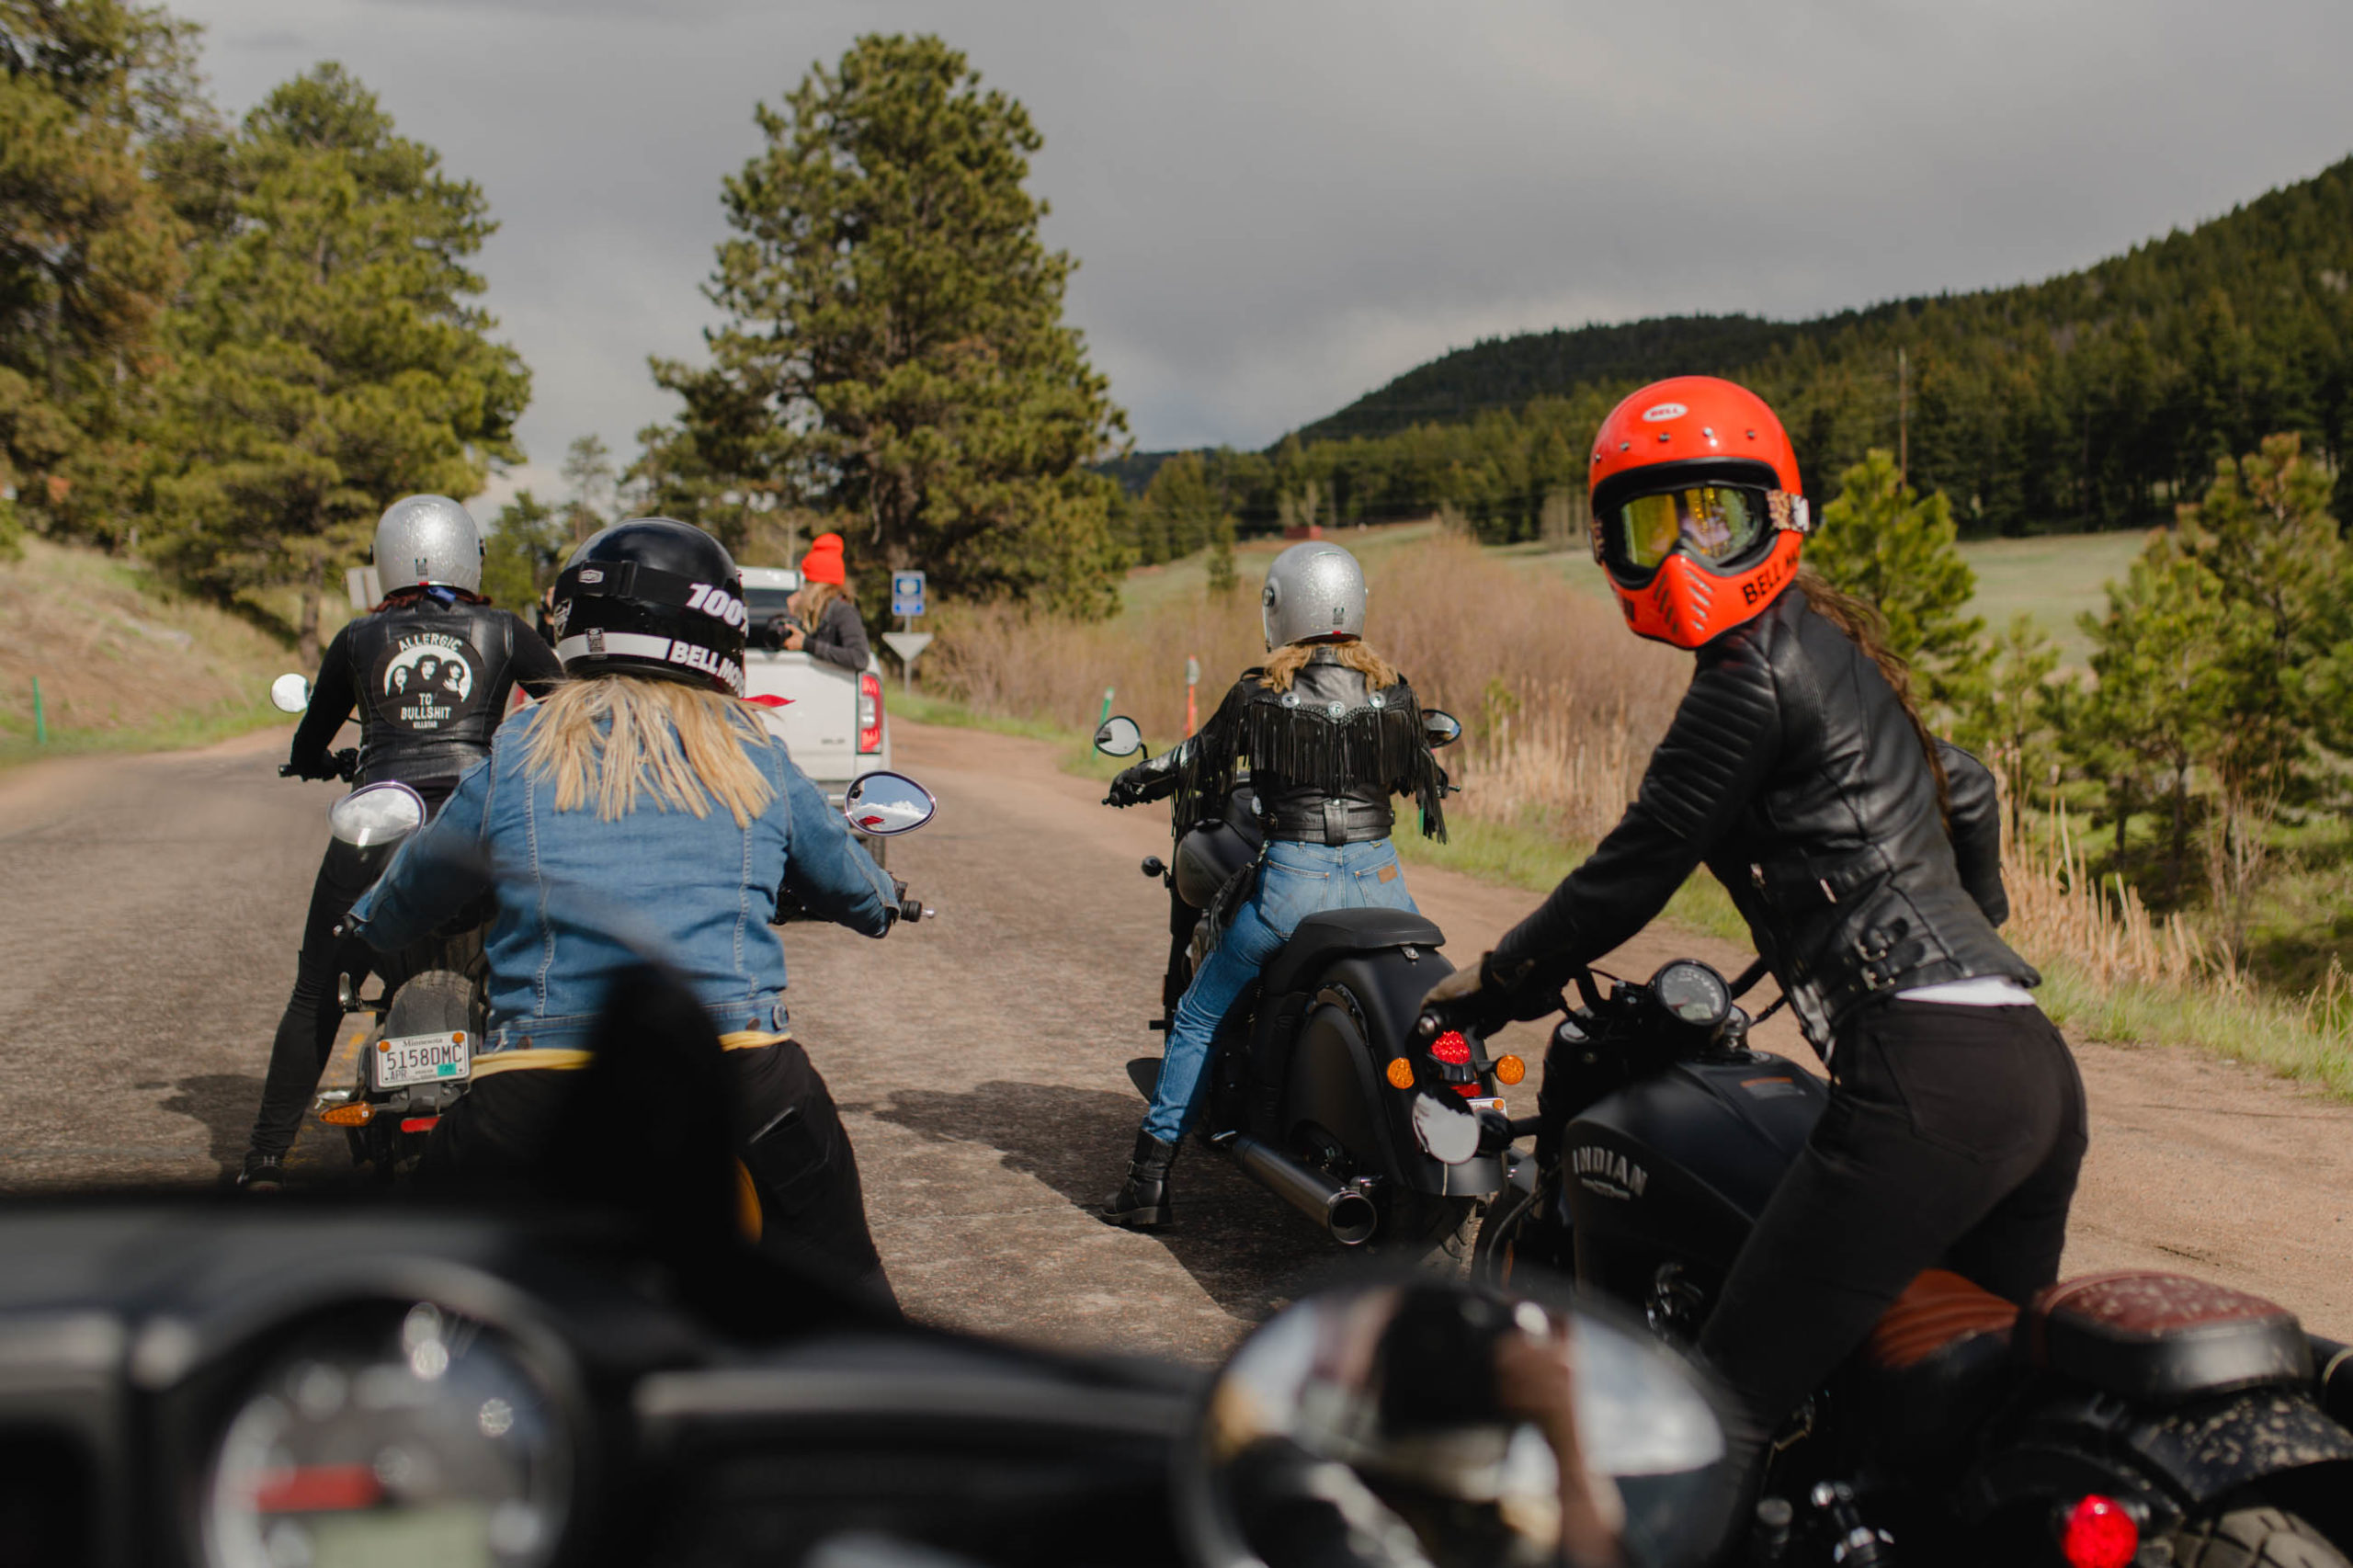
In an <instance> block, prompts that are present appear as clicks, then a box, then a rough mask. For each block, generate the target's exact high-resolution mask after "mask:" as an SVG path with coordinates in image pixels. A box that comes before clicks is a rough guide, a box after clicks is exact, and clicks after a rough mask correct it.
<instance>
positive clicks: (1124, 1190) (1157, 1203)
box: [1096, 1132, 1176, 1231]
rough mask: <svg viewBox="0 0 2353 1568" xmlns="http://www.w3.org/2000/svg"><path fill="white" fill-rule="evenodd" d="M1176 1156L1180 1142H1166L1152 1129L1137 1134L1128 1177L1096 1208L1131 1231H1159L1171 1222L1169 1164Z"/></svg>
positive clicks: (1108, 1222)
mask: <svg viewBox="0 0 2353 1568" xmlns="http://www.w3.org/2000/svg"><path fill="white" fill-rule="evenodd" d="M1175 1163H1176V1144H1174V1143H1163V1142H1161V1141H1160V1140H1159V1139H1157V1138H1154V1136H1153V1135H1152V1134H1151V1133H1149V1132H1139V1133H1137V1134H1136V1152H1135V1157H1134V1158H1132V1159H1131V1160H1130V1161H1129V1162H1128V1179H1127V1180H1126V1181H1125V1182H1124V1183H1122V1184H1121V1185H1120V1190H1119V1191H1117V1192H1115V1193H1113V1194H1112V1195H1111V1197H1110V1200H1109V1201H1108V1202H1107V1203H1105V1204H1104V1205H1103V1207H1102V1208H1100V1209H1098V1210H1096V1212H1097V1214H1099V1215H1100V1216H1102V1218H1103V1221H1104V1222H1105V1223H1107V1224H1112V1225H1124V1226H1126V1227H1127V1228H1128V1229H1129V1230H1131V1231H1156V1230H1158V1229H1159V1228H1160V1227H1161V1226H1163V1225H1165V1224H1166V1223H1168V1213H1169V1210H1168V1167H1169V1166H1170V1165H1174V1164H1175Z"/></svg>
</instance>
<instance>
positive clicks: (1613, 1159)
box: [1569, 1143, 1651, 1198]
mask: <svg viewBox="0 0 2353 1568" xmlns="http://www.w3.org/2000/svg"><path fill="white" fill-rule="evenodd" d="M1569 1169H1570V1170H1572V1171H1574V1172H1575V1173H1576V1178H1577V1180H1578V1181H1579V1182H1581V1183H1583V1184H1584V1185H1585V1187H1586V1189H1587V1190H1588V1191H1592V1192H1597V1193H1599V1194H1601V1196H1602V1197H1604V1198H1640V1197H1641V1196H1642V1195H1643V1188H1644V1187H1648V1186H1650V1184H1651V1173H1650V1172H1648V1171H1646V1170H1644V1169H1643V1167H1642V1166H1640V1165H1636V1164H1635V1163H1634V1162H1633V1161H1631V1160H1630V1159H1628V1158H1627V1157H1626V1156H1625V1155H1623V1154H1621V1153H1618V1152H1617V1151H1616V1150H1615V1149H1605V1148H1603V1147H1601V1146H1600V1145H1599V1144H1597V1143H1585V1144H1580V1145H1579V1146H1578V1147H1576V1148H1574V1149H1572V1150H1570V1151H1569Z"/></svg>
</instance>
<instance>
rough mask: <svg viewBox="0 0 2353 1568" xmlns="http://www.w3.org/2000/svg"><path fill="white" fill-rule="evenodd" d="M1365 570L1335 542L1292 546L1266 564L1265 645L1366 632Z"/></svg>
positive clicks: (1349, 637)
mask: <svg viewBox="0 0 2353 1568" xmlns="http://www.w3.org/2000/svg"><path fill="white" fill-rule="evenodd" d="M1364 597H1365V586H1364V568H1363V567H1361V566H1359V565H1358V564H1357V558H1356V557H1355V556H1353V555H1350V554H1349V553H1348V552H1347V551H1345V550H1342V549H1341V548H1340V547H1339V546H1338V545H1336V544H1324V543H1321V542H1319V541H1315V540H1310V541H1309V542H1308V543H1305V544H1294V545H1292V546H1291V547H1290V549H1289V550H1286V551H1283V552H1282V553H1281V554H1280V555H1278V556H1276V557H1275V560H1274V564H1272V565H1270V566H1268V567H1267V585H1266V587H1265V588H1264V589H1263V590H1261V591H1260V593H1259V596H1258V603H1259V607H1260V613H1261V616H1262V618H1263V619H1264V620H1265V623H1266V632H1267V647H1268V648H1270V649H1272V648H1280V647H1282V646H1284V645H1285V644H1287V643H1291V642H1347V641H1350V640H1352V639H1355V638H1358V637H1362V636H1363V635H1364Z"/></svg>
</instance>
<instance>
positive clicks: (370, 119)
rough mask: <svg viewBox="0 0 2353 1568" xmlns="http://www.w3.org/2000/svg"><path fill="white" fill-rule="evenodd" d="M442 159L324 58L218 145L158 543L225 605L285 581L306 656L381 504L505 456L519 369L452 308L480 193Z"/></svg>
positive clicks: (173, 379)
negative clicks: (228, 192) (326, 595)
mask: <svg viewBox="0 0 2353 1568" xmlns="http://www.w3.org/2000/svg"><path fill="white" fill-rule="evenodd" d="M440 164H441V160H440V155H439V154H438V153H435V152H434V151H433V150H432V149H431V148H429V147H426V146H425V145H423V144H422V143H420V142H413V141H410V140H408V139H406V138H404V137H401V136H398V135H396V134H394V132H393V129H392V119H391V118H390V117H389V116H388V115H386V114H385V113H384V112H383V111H382V110H381V108H379V107H378V105H377V102H376V99H375V97H374V95H372V94H370V93H369V92H368V91H367V89H366V88H364V87H362V86H361V85H359V83H358V81H356V80H354V79H353V78H352V77H351V76H350V75H348V74H346V73H345V72H344V71H343V70H342V68H341V67H339V66H335V65H332V64H329V65H322V66H320V67H318V68H317V69H315V70H313V72H311V73H310V74H307V75H304V76H301V77H298V78H296V79H295V80H293V81H291V82H289V83H287V84H285V85H282V86H280V87H278V89H276V90H275V91H274V92H272V93H271V94H270V95H269V97H267V98H266V99H265V100H263V102H262V103H261V105H260V106H259V107H258V108H256V109H255V110H254V111H253V112H252V114H250V115H248V116H247V117H246V119H245V122H244V127H243V129H242V131H240V133H239V135H238V138H237V141H236V143H235V145H234V146H233V148H232V149H231V151H230V153H229V159H228V178H229V180H230V184H231V187H232V189H233V191H234V205H235V213H236V217H235V220H234V222H233V224H232V226H231V227H230V229H229V231H228V232H227V233H226V234H224V235H223V236H222V238H221V240H220V241H219V242H218V243H216V244H211V245H209V246H207V247H205V248H204V250H203V251H202V253H201V254H200V255H199V258H198V262H197V268H196V274H195V277H194V278H193V280H192V282H191V284H190V288H189V291H188V302H187V304H186V305H185V306H184V307H183V308H181V309H179V310H177V311H176V312H173V315H172V318H171V320H170V323H169V328H170V330H169V342H170V346H171V348H172V351H173V354H174V358H175V363H174V365H173V368H172V369H171V371H170V373H169V374H168V375H167V377H166V378H165V381H164V382H163V384H162V385H161V386H160V387H159V388H158V390H157V400H158V404H159V408H158V412H157V415H156V417H155V419H154V422H153V427H152V429H151V431H150V432H149V434H150V437H151V439H152V441H153V447H154V449H155V451H156V453H157V460H158V462H159V465H160V468H161V472H159V473H158V474H157V476H156V478H155V480H154V496H155V505H156V512H157V521H158V523H159V525H160V531H161V532H162V534H163V536H164V537H163V538H162V540H160V541H159V546H158V550H157V552H156V553H157V554H158V556H159V558H161V559H162V560H164V561H165V562H166V563H167V564H169V565H170V566H171V567H173V568H174V569H175V570H176V572H177V573H178V574H180V575H181V576H182V577H183V578H184V579H185V580H187V581H188V582H190V583H192V584H194V585H199V586H200V587H203V588H205V589H207V590H209V591H210V592H211V593H213V594H215V595H217V596H219V597H223V598H235V597H239V596H241V595H244V594H246V593H249V592H251V591H253V590H256V589H262V588H269V587H278V586H292V587H295V588H297V589H298V590H299V591H300V597H301V614H300V619H299V621H298V623H297V625H296V628H295V630H296V632H297V635H298V637H299V638H300V641H301V656H302V658H303V660H304V662H305V663H306V664H309V663H314V662H315V661H316V659H317V656H318V612H319V597H320V590H321V585H322V580H323V578H324V575H325V574H326V571H327V570H328V568H329V567H330V566H331V565H333V564H334V563H335V562H339V561H343V560H347V559H350V558H353V557H355V556H356V555H357V554H358V552H359V551H362V550H363V549H364V548H365V543H366V540H367V539H368V537H369V528H370V526H371V525H372V523H373V521H374V519H375V517H376V516H377V514H378V513H379V512H380V511H381V509H382V508H383V507H384V506H386V505H387V504H389V503H390V502H391V501H392V500H393V499H395V498H396V497H398V496H400V495H402V494H408V493H411V492H415V491H438V492H440V493H442V494H451V495H457V496H466V495H471V494H473V493H474V492H475V491H477V490H479V489H480V488H481V487H482V483H483V478H484V476H485V474H486V472H487V471H488V467H489V464H490V463H491V462H492V461H494V460H514V459H516V458H518V457H519V456H520V455H521V454H520V453H519V452H518V451H517V449H516V446H515V443H514V439H513V428H514V422H515V419H516V417H517V415H519V414H520V413H521V411H522V408H523V405H524V403H525V402H526V400H527V399H528V397H529V385H530V382H529V372H528V371H526V370H525V369H524V368H523V366H522V363H521V361H520V360H519V359H517V357H516V355H515V353H514V351H513V350H512V349H509V348H506V347H502V346H500V345H497V344H494V343H493V342H492V341H491V340H490V337H489V335H488V334H489V332H490V329H491V328H492V327H493V326H494V322H493V321H492V320H491V318H490V317H489V316H488V315H486V314H485V313H483V312H482V311H481V310H479V309H478V308H476V307H474V306H473V305H472V304H471V303H469V301H470V300H471V299H472V297H473V296H476V295H478V294H480V293H481V291H482V289H483V281H482V279H481V278H479V277H477V276H476V275H475V274H474V273H472V272H471V271H469V270H468V269H467V267H466V265H465V258H466V257H468V256H472V254H473V253H474V252H475V251H477V250H479V249H480V248H481V246H482V244H483V240H484V239H485V238H487V237H488V236H489V234H490V233H491V231H492V229H493V227H494V225H493V224H492V222H491V221H490V218H489V213H488V204H487V203H486V202H485V201H484V200H483V195H482V192H481V190H480V189H479V188H477V187H475V186H473V185H472V184H471V183H469V182H465V181H460V180H453V179H451V178H449V177H448V176H446V175H444V174H443V173H442V172H441V166H440Z"/></svg>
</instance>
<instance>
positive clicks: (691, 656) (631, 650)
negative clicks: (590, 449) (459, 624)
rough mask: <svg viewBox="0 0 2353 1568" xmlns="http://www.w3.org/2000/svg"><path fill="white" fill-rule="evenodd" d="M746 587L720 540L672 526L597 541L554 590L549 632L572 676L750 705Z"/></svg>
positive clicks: (657, 524) (625, 529)
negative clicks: (653, 685) (674, 687)
mask: <svg viewBox="0 0 2353 1568" xmlns="http://www.w3.org/2000/svg"><path fill="white" fill-rule="evenodd" d="M548 624H549V627H550V628H551V630H552V631H554V632H555V634H556V637H557V639H558V641H557V642H556V645H555V651H556V656H557V657H558V658H560V659H562V660H563V667H564V670H565V671H566V672H567V673H568V674H570V675H573V676H607V675H613V676H640V677H642V678H646V679H652V680H675V681H680V682H683V683H684V684H686V685H688V686H701V687H710V689H711V690H713V691H721V692H724V693H726V694H727V695H728V696H730V697H741V696H743V695H744V626H745V613H744V577H743V574H742V573H740V572H738V571H737V570H736V569H735V560H734V557H733V556H731V555H729V554H728V553H727V547H726V546H725V545H722V544H721V543H720V542H719V541H718V540H715V539H713V538H711V537H710V535H709V534H707V533H705V532H703V531H702V530H701V529H700V528H694V527H691V526H689V525H688V524H686V523H676V522H672V521H671V520H670V519H669V518H667V517H631V518H628V519H627V520H625V521H622V522H618V523H615V524H614V525H613V526H612V527H611V528H606V529H604V530H603V531H602V532H600V533H597V534H594V535H592V536H591V537H590V538H589V540H588V542H587V543H585V544H584V545H582V546H581V547H580V548H579V549H578V550H575V551H573V552H572V559H571V560H570V561H568V562H564V567H563V575H561V576H559V577H558V578H556V580H555V606H554V608H552V609H551V610H550V611H549V612H548Z"/></svg>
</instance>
